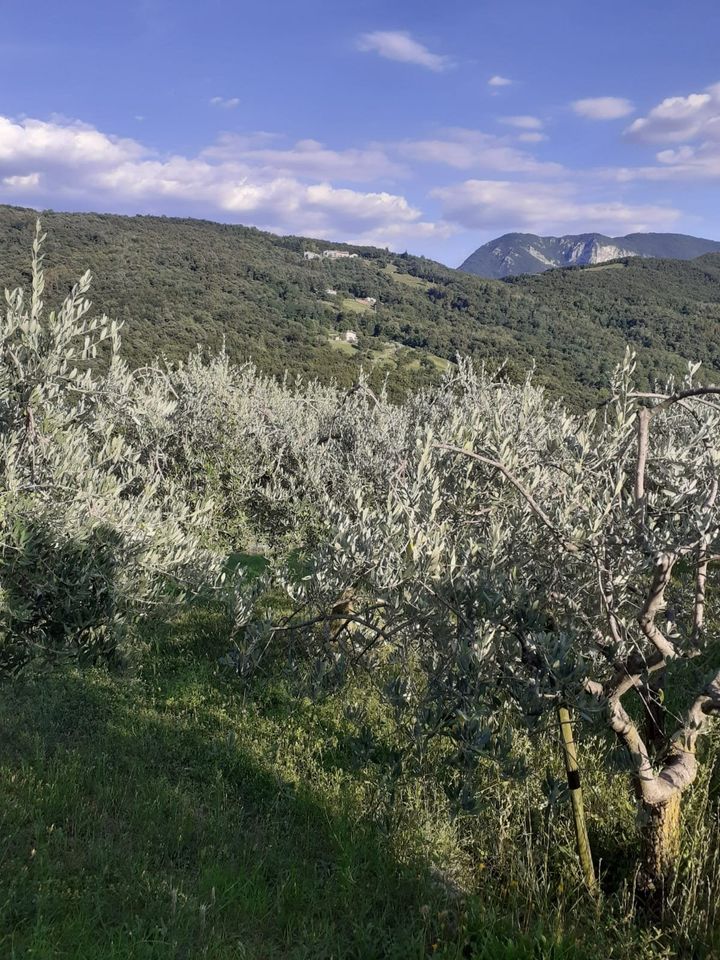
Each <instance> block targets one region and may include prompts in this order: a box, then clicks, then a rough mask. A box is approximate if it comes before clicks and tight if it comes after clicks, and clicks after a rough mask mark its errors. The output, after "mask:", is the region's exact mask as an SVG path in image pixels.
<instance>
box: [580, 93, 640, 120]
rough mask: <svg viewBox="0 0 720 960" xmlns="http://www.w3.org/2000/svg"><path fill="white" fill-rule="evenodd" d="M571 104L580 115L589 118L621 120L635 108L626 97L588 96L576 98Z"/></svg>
mask: <svg viewBox="0 0 720 960" xmlns="http://www.w3.org/2000/svg"><path fill="white" fill-rule="evenodd" d="M571 106H572V108H573V110H574V111H575V113H576V114H577V115H578V116H580V117H585V118H586V119H588V120H619V119H620V118H621V117H627V116H629V115H630V114H631V113H632V112H633V110H634V109H635V107H634V106H633V104H632V103H631V102H630V100H626V99H625V97H587V98H586V99H584V100H574V101H573V103H572V104H571Z"/></svg>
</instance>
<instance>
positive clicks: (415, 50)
mask: <svg viewBox="0 0 720 960" xmlns="http://www.w3.org/2000/svg"><path fill="white" fill-rule="evenodd" d="M357 47H358V50H361V51H362V52H363V53H377V54H378V55H379V56H381V57H385V59H386V60H397V61H399V62H400V63H414V64H417V65H418V66H420V67H426V68H427V69H428V70H434V71H435V72H436V73H440V72H442V71H443V70H447V69H448V68H449V67H451V66H452V60H451V59H450V57H447V56H444V55H442V54H439V53H432V52H431V51H430V50H428V48H427V47H426V46H425V45H424V44H422V43H420V42H419V41H418V40H415V39H414V38H413V37H412V36H411V35H410V34H409V33H408V32H407V31H405V30H375V31H374V32H372V33H364V34H362V36H361V37H360V38H359V39H358V41H357Z"/></svg>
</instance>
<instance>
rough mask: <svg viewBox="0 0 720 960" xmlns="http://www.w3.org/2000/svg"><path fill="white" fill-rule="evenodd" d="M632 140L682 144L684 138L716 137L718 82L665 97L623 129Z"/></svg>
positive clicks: (719, 124)
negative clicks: (684, 95)
mask: <svg viewBox="0 0 720 960" xmlns="http://www.w3.org/2000/svg"><path fill="white" fill-rule="evenodd" d="M627 135H628V137H629V138H630V139H632V140H637V141H639V142H642V143H684V142H686V141H688V140H696V139H698V138H701V137H702V138H704V139H708V138H709V139H713V140H716V139H720V83H716V84H713V85H712V86H710V87H707V88H706V89H705V92H704V93H691V94H689V95H688V96H687V97H667V98H666V99H665V100H663V101H662V102H661V103H659V104H658V105H657V106H656V107H653V109H652V110H651V111H650V113H648V115H647V116H646V117H639V118H638V119H637V120H635V121H634V122H633V123H631V124H630V126H629V127H628V129H627Z"/></svg>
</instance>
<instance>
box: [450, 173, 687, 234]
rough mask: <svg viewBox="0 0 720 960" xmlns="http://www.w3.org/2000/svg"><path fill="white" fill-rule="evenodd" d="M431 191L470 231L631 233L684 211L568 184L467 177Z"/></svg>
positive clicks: (662, 224) (663, 223) (663, 224)
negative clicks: (591, 194) (589, 195)
mask: <svg viewBox="0 0 720 960" xmlns="http://www.w3.org/2000/svg"><path fill="white" fill-rule="evenodd" d="M432 196H434V197H435V198H436V199H438V200H439V201H440V202H441V205H442V216H443V219H444V220H445V221H446V222H448V223H452V224H456V225H459V226H462V227H464V228H466V229H469V230H479V229H492V230H508V229H512V230H518V229H525V230H529V231H531V232H541V233H546V232H548V231H551V230H555V231H561V232H577V231H585V230H592V231H599V232H604V233H613V232H615V231H616V230H617V231H623V232H628V231H640V230H648V229H651V228H654V229H657V228H658V227H660V228H665V227H668V226H669V225H670V224H672V223H673V222H674V221H675V220H676V219H677V218H678V217H679V215H680V213H679V211H678V210H675V209H673V208H671V207H661V206H652V205H628V204H624V203H621V202H619V201H617V200H605V199H599V200H588V199H586V198H585V196H584V195H583V194H581V193H580V191H579V190H578V188H577V187H574V186H572V185H570V184H565V183H564V184H548V183H519V182H516V181H510V180H465V181H464V182H463V183H458V184H455V185H453V186H450V187H441V188H438V189H436V190H433V191H432Z"/></svg>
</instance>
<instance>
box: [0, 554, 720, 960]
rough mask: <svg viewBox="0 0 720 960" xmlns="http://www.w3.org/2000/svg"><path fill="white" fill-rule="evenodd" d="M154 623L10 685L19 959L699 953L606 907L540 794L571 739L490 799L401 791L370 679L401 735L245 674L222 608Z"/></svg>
mask: <svg viewBox="0 0 720 960" xmlns="http://www.w3.org/2000/svg"><path fill="white" fill-rule="evenodd" d="M241 562H242V563H244V564H245V565H248V564H249V565H250V566H253V565H254V566H257V567H258V570H259V569H260V565H259V561H258V558H242V559H241ZM255 572H257V571H255ZM149 641H150V650H149V653H148V655H147V656H146V658H145V659H144V660H143V663H142V666H141V667H140V668H138V669H137V670H135V671H133V670H129V669H128V670H125V671H123V672H119V673H113V672H110V671H108V670H106V669H103V668H99V667H96V668H89V669H84V670H83V669H80V668H76V667H72V666H67V667H64V668H62V669H60V670H58V671H56V672H55V673H53V674H51V675H46V676H40V677H37V678H35V679H27V680H24V681H22V682H17V683H14V684H12V685H8V686H6V687H5V688H4V690H3V697H2V701H1V702H0V750H1V753H0V757H1V761H0V791H1V796H2V807H1V808H0V809H1V810H2V818H1V819H2V829H1V832H0V957H2V958H8V960H16V958H21V957H22V958H38V960H40V958H42V960H48V958H52V960H56V958H57V960H60V958H68V960H100V958H102V960H131V958H132V960H183V958H186V960H195V958H209V960H230V958H232V960H237V958H252V960H256V958H257V960H272V958H288V960H301V958H302V960H320V958H328V960H329V958H338V960H339V958H368V960H374V958H397V960H406V958H407V960H409V958H424V957H442V958H453V960H455V958H457V960H460V958H471V960H472V958H475V960H531V958H532V960H543V958H555V960H560V958H566V960H584V958H591V957H596V956H599V955H602V956H605V957H624V956H632V957H633V960H644V958H650V957H652V958H655V957H658V958H659V957H675V956H681V955H683V956H684V955H687V956H690V955H691V954H689V953H688V954H682V953H680V952H678V951H677V950H676V948H673V947H672V945H671V944H670V941H669V940H668V939H667V938H663V936H662V935H661V934H659V933H658V932H657V931H656V930H655V929H654V928H653V927H652V926H651V927H647V928H642V927H639V926H637V924H635V923H634V919H633V918H632V917H629V915H628V913H627V909H626V905H625V907H624V906H623V901H622V899H621V898H620V897H619V896H617V897H615V895H612V897H610V899H608V901H607V903H606V904H605V905H604V906H603V907H602V914H601V915H599V914H596V912H595V908H594V907H593V906H592V905H591V904H590V903H589V901H588V899H587V897H586V896H585V895H584V894H583V892H582V889H581V886H580V883H579V879H578V874H577V870H576V867H575V863H574V857H573V854H572V840H571V831H570V826H569V821H568V819H567V817H566V815H565V812H564V809H563V807H562V804H561V805H560V808H559V809H558V810H557V811H555V812H552V810H551V809H550V808H548V809H547V810H546V811H545V812H543V808H542V804H540V803H539V801H538V795H537V793H536V791H537V790H538V789H540V788H539V786H538V784H539V783H540V782H541V780H542V778H543V777H545V776H547V774H548V769H549V768H552V769H554V770H555V771H557V770H558V769H559V766H558V762H559V758H557V757H555V755H554V754H551V755H550V756H549V759H548V764H549V767H547V768H545V769H543V770H542V771H540V773H539V775H538V778H537V782H535V781H533V782H532V783H530V782H526V783H524V784H509V783H506V782H502V781H494V780H489V781H488V783H487V784H486V785H485V786H484V789H485V792H486V793H487V794H488V797H489V801H488V808H487V809H488V814H487V815H486V816H485V817H480V818H469V819H459V820H458V819H452V818H451V817H450V816H449V814H448V809H447V805H446V803H445V801H444V799H443V795H442V793H441V792H439V791H433V790H432V789H424V788H421V786H420V784H419V783H418V782H416V781H415V780H413V778H410V779H409V780H407V782H405V783H404V784H403V785H402V789H401V790H400V791H399V793H396V794H394V795H393V794H392V792H391V790H390V787H389V785H388V782H387V778H386V776H385V772H384V771H385V768H384V765H383V764H382V763H381V762H378V761H377V760H376V761H367V760H365V761H362V762H360V761H358V759H357V756H356V753H355V752H354V750H353V749H352V745H353V737H354V736H355V734H356V733H357V730H356V728H355V726H354V725H353V721H351V720H350V719H348V718H347V715H346V711H345V707H347V706H349V705H351V704H352V703H355V702H357V698H358V697H363V696H364V697H365V698H366V699H365V700H364V703H365V706H366V708H367V709H368V711H369V712H370V716H371V718H372V720H373V724H374V729H375V735H376V736H377V737H378V738H379V742H382V741H383V738H385V739H387V737H388V736H389V734H388V732H387V731H388V728H387V724H385V722H384V720H383V716H382V714H381V712H380V711H379V709H376V708H375V707H374V706H373V703H372V701H371V699H370V698H369V694H367V691H363V689H362V688H357V689H355V690H349V691H347V692H346V694H344V695H343V696H344V700H341V701H330V700H328V701H325V702H324V703H320V704H316V703H312V702H311V701H309V700H307V699H306V698H304V697H302V696H299V695H298V694H297V692H295V691H293V689H292V687H291V686H290V685H289V682H288V681H287V680H286V679H285V678H284V676H283V674H282V671H281V670H279V669H278V670H277V671H272V672H270V673H269V674H268V675H267V676H265V677H264V678H260V679H258V680H256V681H253V683H252V684H251V685H249V686H246V685H243V684H242V683H240V681H239V680H238V679H237V678H236V677H235V676H234V675H232V674H231V673H229V672H228V671H226V670H225V669H224V668H221V667H220V666H219V665H218V658H219V657H220V656H221V655H222V654H223V653H225V652H226V651H227V646H228V642H227V640H226V633H225V626H224V624H223V622H222V620H221V619H220V618H219V617H218V615H216V614H215V613H213V612H212V611H208V610H195V611H194V612H191V613H188V614H187V615H186V616H185V617H183V618H181V619H180V620H179V621H178V622H176V623H173V624H169V625H166V626H164V627H162V628H158V629H157V630H156V631H155V632H154V633H153V634H152V635H151V636H150V637H149ZM581 746H582V744H581ZM598 752H599V751H598V750H593V751H592V756H593V757H594V756H595V755H596V754H597V753H598ZM590 753H591V752H590V751H588V756H589V755H590ZM588 762H594V761H590V760H589V761H588ZM598 778H599V774H598V775H597V777H595V776H593V777H592V778H591V780H595V781H596V786H595V788H591V789H590V790H589V792H588V796H587V803H588V811H589V818H590V822H591V827H592V828H593V831H594V839H595V840H596V841H597V842H598V843H600V844H601V845H604V847H605V849H607V848H608V843H607V840H608V838H607V837H604V838H603V836H602V834H601V829H602V820H601V817H602V816H606V815H607V814H608V813H613V814H616V815H617V817H619V818H620V820H621V822H624V823H625V824H626V826H627V825H628V824H629V825H630V827H631V826H632V820H631V819H628V813H627V811H628V810H629V811H631V810H632V805H631V804H630V803H629V800H627V799H626V798H625V797H624V795H623V794H622V792H621V793H620V795H619V797H618V798H616V799H615V800H612V799H611V797H610V794H608V793H606V792H604V790H605V786H604V785H603V784H602V783H601V782H600V780H599V779H598ZM598 784H599V785H598ZM613 803H614V804H615V807H616V809H613ZM626 808H627V809H626ZM629 816H630V818H631V817H632V814H631V813H630V815H629ZM599 831H600V834H599V833H598V832H599ZM698 842H699V841H698ZM703 882H704V881H703ZM613 897H614V899H613ZM624 910H625V913H623V911H624ZM600 916H602V922H599V917H600ZM704 936H705V937H706V938H707V934H704ZM705 946H707V949H708V950H710V949H711V947H710V946H709V941H707V943H706V944H705ZM693 955H694V956H696V957H700V956H707V957H710V956H717V954H712V953H710V952H708V953H706V954H704V953H702V945H699V946H698V948H697V951H696V952H695V953H694V954H693Z"/></svg>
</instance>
